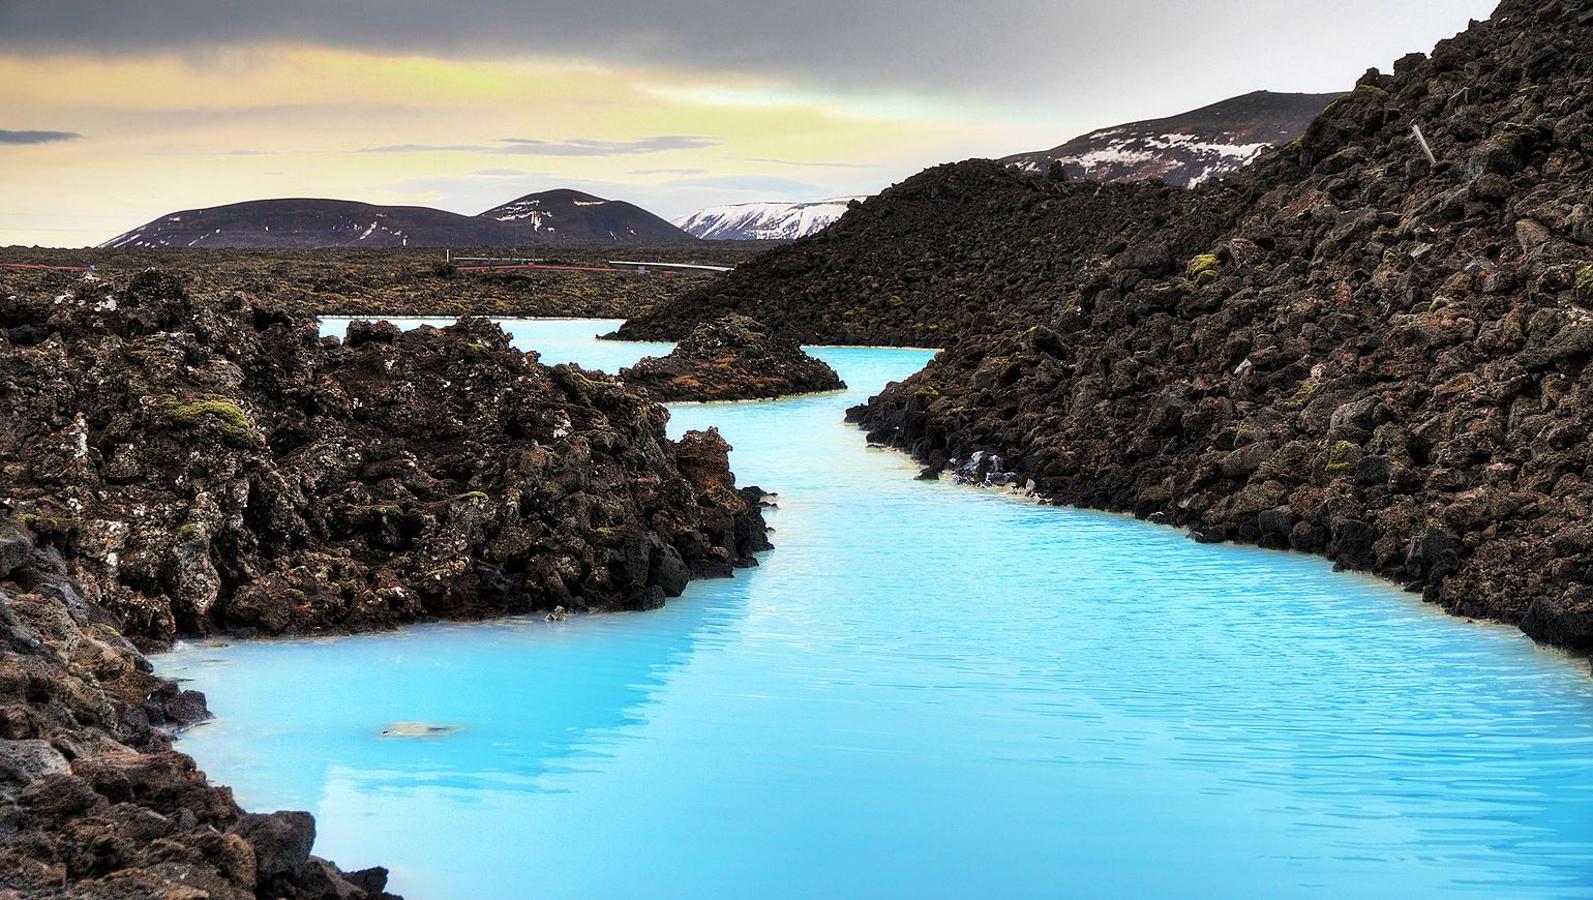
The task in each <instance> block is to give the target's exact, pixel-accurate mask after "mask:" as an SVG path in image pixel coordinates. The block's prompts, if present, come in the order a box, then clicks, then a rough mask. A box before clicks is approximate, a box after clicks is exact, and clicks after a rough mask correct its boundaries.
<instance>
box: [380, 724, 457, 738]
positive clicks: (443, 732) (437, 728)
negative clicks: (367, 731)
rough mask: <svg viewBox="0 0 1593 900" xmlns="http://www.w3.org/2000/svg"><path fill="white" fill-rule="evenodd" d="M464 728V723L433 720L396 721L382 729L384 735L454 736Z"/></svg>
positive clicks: (406, 736) (417, 736) (413, 736)
mask: <svg viewBox="0 0 1593 900" xmlns="http://www.w3.org/2000/svg"><path fill="white" fill-rule="evenodd" d="M464 730H465V729H464V726H463V725H437V724H433V723H431V722H394V723H393V724H391V725H389V726H387V727H386V728H383V729H382V737H405V738H432V737H452V736H453V735H456V734H458V733H459V732H461V731H464Z"/></svg>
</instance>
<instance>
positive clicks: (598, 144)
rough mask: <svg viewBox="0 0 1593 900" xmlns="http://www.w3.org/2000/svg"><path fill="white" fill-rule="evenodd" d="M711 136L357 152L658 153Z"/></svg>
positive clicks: (707, 143)
mask: <svg viewBox="0 0 1593 900" xmlns="http://www.w3.org/2000/svg"><path fill="white" fill-rule="evenodd" d="M718 143H719V141H718V140H717V139H715V138H710V137H701V136H697V135H684V134H660V135H654V136H652V137H645V138H641V139H639V140H634V141H600V140H593V139H590V138H573V139H571V140H567V141H542V140H537V139H535V138H499V139H498V141H497V143H492V144H387V145H384V146H381V147H362V148H361V149H360V150H359V151H358V152H360V153H503V154H510V155H516V156H631V155H635V154H641V153H661V152H663V151H666V150H696V149H701V148H704V147H713V146H715V145H717V144H718Z"/></svg>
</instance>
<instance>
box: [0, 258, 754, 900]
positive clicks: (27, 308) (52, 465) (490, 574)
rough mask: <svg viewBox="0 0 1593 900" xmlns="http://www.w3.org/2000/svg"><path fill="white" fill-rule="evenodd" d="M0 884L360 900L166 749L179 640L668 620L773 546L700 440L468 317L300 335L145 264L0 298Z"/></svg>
mask: <svg viewBox="0 0 1593 900" xmlns="http://www.w3.org/2000/svg"><path fill="white" fill-rule="evenodd" d="M0 398H3V399H4V402H5V407H6V409H7V410H8V412H9V413H10V415H9V416H8V417H7V418H6V419H5V421H4V422H3V423H0V475H3V483H4V489H3V496H0V638H3V643H0V895H5V892H7V891H12V892H18V895H20V896H27V897H52V896H60V897H66V896H72V897H88V896H117V897H145V896H211V897H254V896H260V897H267V896H269V897H302V898H312V897H313V898H320V897H339V898H361V897H372V898H374V897H381V896H386V895H385V894H384V893H383V888H384V886H385V873H384V872H382V871H381V870H369V871H365V872H354V873H348V872H340V871H339V870H338V869H337V868H336V867H335V866H333V865H332V864H330V863H327V862H325V861H322V860H318V859H316V858H315V857H313V856H311V855H310V851H311V849H312V845H313V838H314V823H313V820H311V818H310V817H309V816H308V815H307V814H304V813H293V812H283V813H273V814H271V815H267V816H262V815H255V814H249V813H245V812H243V811H242V810H240V809H239V808H238V807H237V805H236V804H235V803H234V802H233V800H232V797H231V794H230V792H229V791H228V790H227V789H226V788H224V787H218V786H214V785H211V784H209V783H208V782H207V781H206V780H205V778H204V776H203V773H201V772H198V771H197V770H196V769H195V767H194V764H193V761H192V760H191V759H189V758H188V757H187V756H185V755H183V754H181V753H176V752H173V751H172V750H171V734H172V732H173V731H174V730H175V729H177V728H180V727H182V726H183V725H186V724H190V723H192V722H194V721H197V720H199V719H202V718H204V717H205V716H206V711H205V708H204V699H203V697H202V696H200V695H198V694H196V693H194V692H186V691H182V690H180V689H179V688H178V687H177V686H176V685H174V684H173V683H172V682H170V681H166V680H163V679H159V678H157V677H155V676H154V675H153V674H151V672H152V667H151V666H150V664H149V662H148V661H147V660H146V659H145V658H144V656H143V655H142V654H143V652H147V651H150V650H154V649H160V648H162V647H165V646H167V645H169V643H170V642H171V641H172V640H173V639H175V638H177V637H179V636H183V635H204V634H233V635H242V636H248V635H263V634H283V633H314V632H355V631H367V630H372V629H379V628H388V627H393V626H396V625H400V624H404V623H407V622H415V621H424V620H432V619H440V618H449V619H461V618H463V619H469V618H480V617H485V616H497V615H505V614H513V613H524V612H532V611H539V610H549V609H554V608H556V607H564V608H566V609H567V610H571V611H580V610H610V609H645V608H652V607H656V606H659V605H661V604H662V603H663V602H664V601H665V599H666V598H667V597H670V596H675V595H677V594H679V593H680V591H681V590H682V589H683V588H684V586H685V585H686V583H687V581H688V580H690V579H692V578H695V577H706V576H722V575H728V574H730V572H731V571H732V570H733V569H734V568H736V567H738V566H745V565H751V564H754V562H755V560H754V558H753V554H754V553H756V552H758V551H760V550H763V549H767V548H768V547H769V543H768V541H767V538H766V528H765V527H764V524H763V522H762V516H761V513H760V511H759V506H760V503H759V501H760V500H761V498H762V492H761V491H758V490H757V489H756V488H742V489H738V488H737V487H736V486H735V482H734V477H733V475H731V473H730V471H729V467H728V453H729V449H730V448H729V446H728V445H727V444H726V443H725V442H724V440H723V439H722V438H720V437H719V435H718V434H717V433H714V432H712V431H709V432H692V433H688V434H687V435H686V436H685V437H684V438H683V439H682V440H680V441H678V442H676V441H671V440H669V439H668V438H666V437H665V434H664V426H665V422H666V421H667V417H668V413H667V411H666V410H664V409H663V408H662V407H660V406H658V405H656V404H654V403H652V402H651V401H650V400H648V399H647V398H646V397H645V396H642V395H640V394H636V393H632V392H628V391H627V390H625V389H624V387H623V386H622V385H621V384H620V383H618V382H617V381H615V380H613V379H611V378H609V377H608V376H606V375H603V374H602V373H597V372H589V371H585V370H582V369H580V368H578V367H574V366H555V367H551V368H550V367H547V366H543V365H542V364H541V363H540V362H538V361H537V359H536V357H535V355H534V354H523V353H520V352H519V351H517V350H514V349H513V348H511V347H510V346H509V341H508V338H507V336H506V335H505V334H504V333H503V332H502V331H501V330H500V329H498V328H497V327H496V326H494V325H492V324H490V323H488V322H487V321H486V320H483V319H467V320H464V321H461V322H460V323H459V324H458V325H455V326H452V327H449V328H445V329H430V328H422V329H417V330H414V331H410V332H400V331H399V330H398V329H396V328H394V327H393V326H391V325H386V324H378V323H356V324H354V325H352V326H351V327H350V330H349V333H348V337H347V339H346V340H338V339H334V338H328V339H323V338H321V337H320V335H319V333H318V330H317V327H316V323H315V320H314V318H313V317H310V316H306V315H304V314H303V313H302V312H301V311H300V310H299V308H298V307H297V306H296V305H294V304H290V303H280V302H275V301H273V300H271V299H263V298H260V297H257V296H253V295H249V294H246V293H242V292H233V293H225V294H222V295H219V296H214V295H208V296H201V295H195V294H193V293H190V291H189V290H188V288H187V287H186V286H185V285H184V284H183V282H182V281H180V280H179V279H177V278H175V277H172V276H170V275H167V274H165V273H162V272H158V271H149V272H145V273H142V274H139V275H137V276H135V277H133V278H131V279H130V280H129V281H127V282H126V283H125V284H118V283H113V282H108V281H103V280H100V279H98V278H94V277H89V278H78V279H75V280H74V282H73V284H72V286H71V288H70V289H69V290H67V291H65V292H63V293H60V294H57V295H51V294H48V293H39V294H28V295H25V296H17V295H12V296H10V297H8V298H6V300H5V302H4V304H3V305H0Z"/></svg>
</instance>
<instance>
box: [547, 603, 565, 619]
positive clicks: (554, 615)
mask: <svg viewBox="0 0 1593 900" xmlns="http://www.w3.org/2000/svg"><path fill="white" fill-rule="evenodd" d="M568 617H569V614H568V613H567V612H565V610H564V607H562V606H555V607H553V612H550V613H548V616H547V618H548V621H549V622H562V621H564V620H565V619H566V618H568Z"/></svg>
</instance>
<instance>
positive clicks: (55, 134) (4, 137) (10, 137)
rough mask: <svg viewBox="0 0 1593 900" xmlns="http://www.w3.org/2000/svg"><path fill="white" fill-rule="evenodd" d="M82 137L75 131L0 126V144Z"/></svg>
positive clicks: (44, 142)
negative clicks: (24, 129)
mask: <svg viewBox="0 0 1593 900" xmlns="http://www.w3.org/2000/svg"><path fill="white" fill-rule="evenodd" d="M80 137H82V135H81V134H78V133H77V132H75V131H7V130H6V129H4V128H0V144H53V143H55V142H57V141H75V140H77V139H78V138H80Z"/></svg>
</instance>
